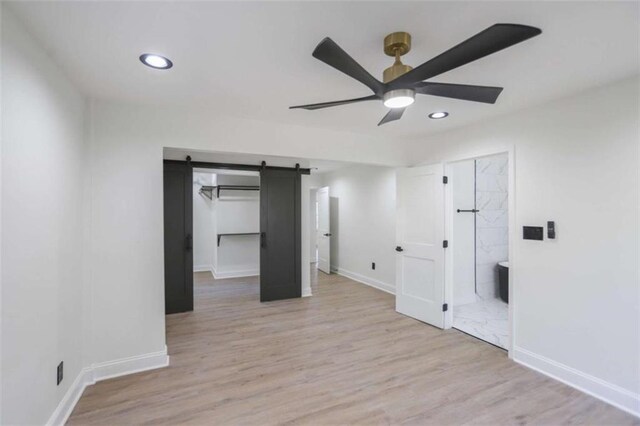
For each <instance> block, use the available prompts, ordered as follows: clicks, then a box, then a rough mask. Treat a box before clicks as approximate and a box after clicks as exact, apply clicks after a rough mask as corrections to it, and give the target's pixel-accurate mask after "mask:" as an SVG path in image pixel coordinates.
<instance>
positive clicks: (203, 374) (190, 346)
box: [69, 273, 640, 425]
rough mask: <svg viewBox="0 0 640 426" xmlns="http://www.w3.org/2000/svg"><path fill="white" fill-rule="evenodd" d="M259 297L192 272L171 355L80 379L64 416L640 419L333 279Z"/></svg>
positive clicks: (241, 285) (248, 282) (246, 284)
mask: <svg viewBox="0 0 640 426" xmlns="http://www.w3.org/2000/svg"><path fill="white" fill-rule="evenodd" d="M313 293H314V296H313V297H310V298H304V299H296V300H288V301H279V302H270V303H260V302H259V301H258V284H257V279H255V278H250V279H228V280H216V281H214V280H213V279H212V278H211V276H210V275H209V274H208V273H198V274H196V288H195V294H196V303H195V311H194V312H191V313H186V314H176V315H171V316H168V317H167V341H168V347H169V354H170V356H171V365H170V367H168V368H165V369H160V370H154V371H150V372H145V373H139V374H135V375H130V376H126V377H121V378H117V379H112V380H107V381H104V382H100V383H97V384H96V385H94V386H91V387H89V388H87V390H86V391H85V393H84V395H83V396H82V398H81V399H80V401H79V403H78V405H77V406H76V408H75V410H74V412H73V414H72V416H71V418H70V420H69V423H70V424H97V423H100V424H109V425H125V424H143V423H146V424H154V425H156V424H211V425H213V424H215V425H225V424H233V425H270V424H283V423H289V424H314V425H333V424H354V423H358V424H400V423H403V424H416V425H425V424H545V425H549V424H568V423H571V424H581V423H584V424H598V425H602V424H634V422H635V424H640V422H638V421H637V419H634V418H633V417H631V416H629V415H627V414H625V413H623V412H621V411H619V410H617V409H615V408H613V407H611V406H609V405H607V404H605V403H603V402H600V401H598V400H596V399H594V398H592V397H589V396H587V395H585V394H582V393H580V392H578V391H576V390H573V389H572V388H570V387H568V386H565V385H563V384H561V383H558V382H556V381H554V380H551V379H548V378H546V377H544V376H542V375H541V374H538V373H535V372H533V371H531V370H529V369H527V368H524V367H522V366H519V365H517V364H515V363H514V362H512V361H510V360H509V359H508V358H507V355H506V352H504V351H502V350H500V349H498V348H496V347H494V346H491V345H489V344H486V343H483V342H481V341H478V340H476V339H475V338H473V337H470V336H467V335H465V334H463V333H461V332H459V331H456V330H448V331H442V330H438V329H436V328H433V327H430V326H428V325H425V324H422V323H420V322H418V321H415V320H413V319H410V318H407V317H405V316H402V315H399V314H397V313H396V312H395V311H394V299H393V296H391V295H389V294H386V293H383V292H381V291H378V290H375V289H372V288H369V287H367V286H365V285H362V284H358V283H355V282H353V281H351V280H348V279H346V278H343V277H340V276H338V275H331V276H327V275H324V274H322V273H320V277H319V278H317V279H315V277H314V279H313Z"/></svg>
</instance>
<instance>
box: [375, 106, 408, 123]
mask: <svg viewBox="0 0 640 426" xmlns="http://www.w3.org/2000/svg"><path fill="white" fill-rule="evenodd" d="M405 109H406V108H392V109H390V110H389V112H388V113H387V115H385V116H384V117H382V120H380V122H379V123H378V126H380V125H382V124H385V123H388V122H390V121H395V120H400V118H401V117H402V114H403V113H404V110H405Z"/></svg>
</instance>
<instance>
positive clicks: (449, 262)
mask: <svg viewBox="0 0 640 426" xmlns="http://www.w3.org/2000/svg"><path fill="white" fill-rule="evenodd" d="M515 150H516V147H515V145H508V146H505V147H504V148H502V149H500V148H497V149H489V150H483V151H478V152H476V153H473V154H469V155H461V156H455V157H451V158H446V159H444V160H443V162H444V174H445V176H450V175H451V171H452V170H451V167H452V165H453V163H457V162H460V161H468V160H476V159H479V158H483V157H490V156H492V155H497V154H507V155H508V158H509V166H508V173H507V175H508V185H507V186H508V191H509V196H508V198H509V202H508V203H507V205H508V207H509V214H508V226H509V230H508V239H509V349H508V350H507V353H508V356H509V358H513V353H514V350H513V349H514V347H515V315H514V312H515V309H516V303H517V291H515V287H516V286H517V284H516V280H515V278H514V276H515V268H516V267H517V261H516V258H515V255H514V253H515V251H514V249H513V247H514V243H515V239H516V202H515V200H516V185H515V179H516V164H515ZM444 197H445V201H444V203H445V205H444V209H445V215H444V226H445V231H444V233H445V239H447V240H450V239H451V237H452V236H453V214H454V211H455V210H454V208H453V194H452V191H451V186H450V185H445V188H444ZM444 265H445V266H444V268H445V273H444V295H445V301H447V302H448V303H449V307H450V309H448V310H447V311H446V312H445V316H444V328H445V330H446V329H449V328H451V327H452V326H453V310H454V306H453V301H454V300H453V256H452V255H451V252H450V251H447V250H445V254H444Z"/></svg>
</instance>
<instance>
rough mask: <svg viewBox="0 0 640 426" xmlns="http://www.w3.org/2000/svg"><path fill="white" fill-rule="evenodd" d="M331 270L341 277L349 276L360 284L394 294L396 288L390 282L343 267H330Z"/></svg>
mask: <svg viewBox="0 0 640 426" xmlns="http://www.w3.org/2000/svg"><path fill="white" fill-rule="evenodd" d="M331 271H332V272H335V273H337V274H338V275H342V276H343V277H346V278H349V279H351V280H353V281H357V282H359V283H361V284H366V285H368V286H369V287H373V288H376V289H378V290H382V291H384V292H386V293H389V294H396V288H395V286H394V285H392V284H388V283H385V282H382V281H379V280H376V279H374V278H369V277H365V276H364V275H361V274H358V273H356V272H352V271H347V270H346V269H343V268H333V267H332V268H331Z"/></svg>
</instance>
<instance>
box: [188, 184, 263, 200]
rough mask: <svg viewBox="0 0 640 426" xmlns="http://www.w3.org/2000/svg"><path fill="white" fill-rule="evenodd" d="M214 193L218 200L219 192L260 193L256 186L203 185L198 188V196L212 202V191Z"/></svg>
mask: <svg viewBox="0 0 640 426" xmlns="http://www.w3.org/2000/svg"><path fill="white" fill-rule="evenodd" d="M214 190H215V191H216V197H217V198H220V191H224V190H231V191H260V187H259V186H257V185H214V186H207V185H203V186H201V187H200V191H199V192H200V194H204V195H205V196H206V197H207V198H209V199H210V200H213V191H214Z"/></svg>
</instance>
